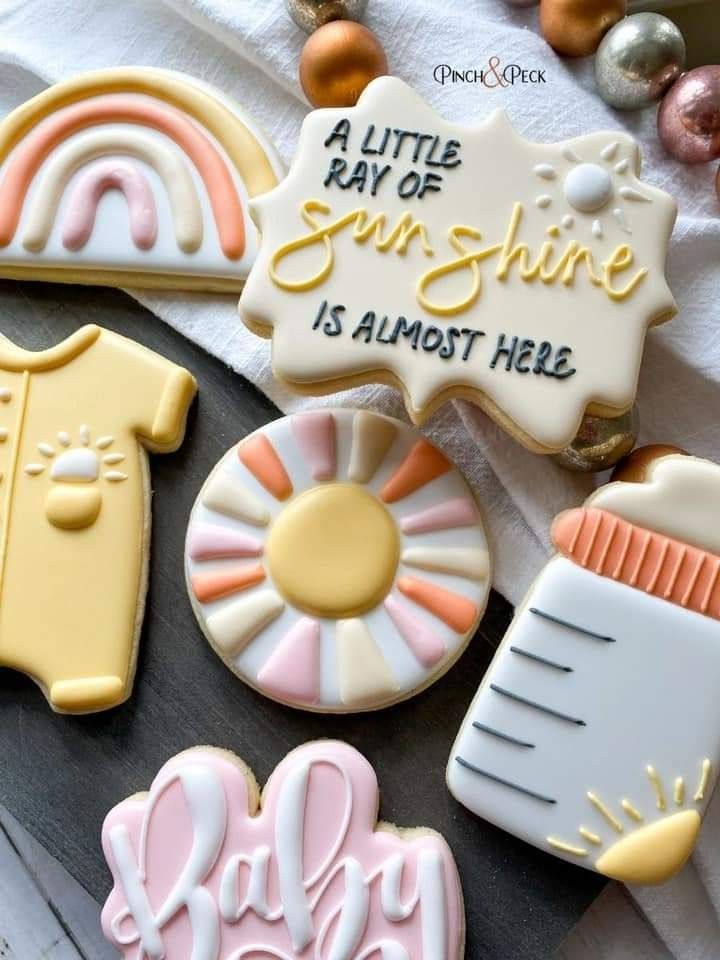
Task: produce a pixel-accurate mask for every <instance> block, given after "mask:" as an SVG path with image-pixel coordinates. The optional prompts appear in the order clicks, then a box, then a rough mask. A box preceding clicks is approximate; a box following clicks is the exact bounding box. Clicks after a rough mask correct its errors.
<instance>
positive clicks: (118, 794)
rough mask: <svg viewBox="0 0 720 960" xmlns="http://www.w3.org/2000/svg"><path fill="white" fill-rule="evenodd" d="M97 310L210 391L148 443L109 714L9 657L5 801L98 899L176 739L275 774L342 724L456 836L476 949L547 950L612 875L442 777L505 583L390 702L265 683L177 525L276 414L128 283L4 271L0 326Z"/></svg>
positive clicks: (2, 710) (46, 326) (404, 799)
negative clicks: (143, 594) (109, 818)
mask: <svg viewBox="0 0 720 960" xmlns="http://www.w3.org/2000/svg"><path fill="white" fill-rule="evenodd" d="M88 322H94V323H99V324H101V325H102V326H105V327H108V328H109V329H112V330H116V331H118V332H119V333H122V334H124V335H126V336H129V337H132V338H133V339H135V340H138V341H139V342H141V343H143V344H145V345H146V346H148V347H150V348H152V349H154V350H157V351H158V352H159V353H161V354H163V355H165V356H167V357H169V358H170V359H172V360H174V361H176V362H177V363H181V364H183V365H184V366H186V367H188V368H189V369H190V370H192V372H193V373H194V374H195V376H196V377H197V379H198V381H199V384H200V394H199V400H198V401H197V402H196V403H195V405H194V406H193V408H192V411H191V413H190V417H189V421H188V433H187V439H186V442H185V443H184V445H183V446H182V447H181V449H180V450H179V451H178V452H177V453H175V454H172V455H169V456H161V457H154V458H152V459H153V462H152V475H153V489H154V500H153V544H152V555H151V564H150V592H149V595H148V604H147V612H146V616H145V624H144V628H143V633H142V639H141V645H140V656H139V661H138V674H137V680H136V685H135V691H134V694H133V696H132V698H131V699H130V701H129V702H128V703H126V704H124V705H123V706H121V707H119V708H117V709H115V710H112V711H110V712H108V713H105V714H98V715H95V716H89V717H62V716H56V715H54V714H52V713H51V711H50V710H49V709H48V707H47V705H46V703H45V701H44V699H43V697H42V695H41V694H40V692H39V691H38V690H37V689H36V688H35V686H34V685H33V683H32V681H30V680H29V679H27V678H26V677H23V676H20V675H19V674H15V673H12V672H10V671H7V670H0V755H2V757H3V764H2V775H1V776H0V803H3V804H5V805H6V806H7V808H8V809H9V810H10V811H11V813H13V814H14V815H15V816H16V817H17V819H18V820H19V821H20V822H21V823H22V824H23V825H24V826H25V827H27V828H28V829H29V830H30V832H31V833H32V834H33V835H34V836H35V837H36V838H37V839H38V840H39V841H40V842H41V843H42V844H43V845H44V846H45V847H46V848H47V849H48V850H49V851H50V852H51V853H52V854H53V855H54V856H56V857H57V858H58V859H59V861H60V863H61V864H62V865H63V866H64V867H65V868H66V869H67V870H68V871H69V873H70V874H71V875H72V876H73V877H75V878H76V879H77V880H78V881H79V882H80V883H81V884H82V885H83V886H84V887H85V888H86V889H87V890H88V891H89V892H90V893H91V894H92V895H93V896H94V897H95V898H96V899H97V900H98V901H102V900H103V899H104V897H105V896H106V894H107V892H108V890H109V880H110V878H109V873H108V871H107V869H106V867H105V864H104V861H103V857H102V852H101V849H100V844H99V834H100V828H101V824H102V820H103V817H104V815H105V813H107V811H108V810H109V809H110V807H112V806H113V805H114V804H115V803H117V802H118V801H120V800H121V799H123V798H124V797H126V796H128V795H129V794H132V793H135V792H136V791H139V790H144V789H146V788H147V787H148V786H149V784H150V781H151V780H152V777H153V775H154V774H155V772H156V771H157V770H158V769H159V767H160V766H161V765H162V764H163V763H164V762H165V761H166V760H167V759H168V758H169V757H171V756H172V755H173V754H175V753H177V752H178V751H179V750H182V749H184V748H186V747H190V746H193V745H195V744H214V745H217V746H221V747H227V748H229V749H231V750H234V751H235V752H236V753H238V754H239V755H240V756H241V757H242V758H243V759H244V760H245V761H246V762H247V763H249V764H250V766H251V767H252V768H253V770H254V771H255V774H256V775H257V777H258V779H259V780H260V782H261V783H263V782H264V781H265V780H266V779H267V777H268V775H269V774H270V772H271V771H272V769H273V767H274V766H275V765H276V763H277V762H278V761H279V760H280V759H281V758H282V757H283V756H284V755H285V754H286V753H287V752H288V751H289V750H291V749H292V748H293V747H295V746H297V745H298V744H300V743H303V742H304V741H306V740H312V739H317V738H322V737H338V738H341V739H344V740H347V741H348V742H349V743H351V744H353V746H355V747H357V748H358V749H359V750H361V751H362V752H363V753H364V754H365V755H366V756H367V757H368V759H369V760H370V761H371V763H372V764H373V766H374V767H375V769H376V771H377V774H378V777H379V781H380V786H381V790H382V808H381V814H382V816H383V818H384V819H386V820H390V821H393V822H396V823H398V824H401V825H405V826H412V825H414V824H418V823H419V824H423V825H427V826H431V827H434V828H435V829H437V830H439V831H440V832H441V833H442V834H444V836H445V837H446V838H447V840H448V842H449V843H450V846H451V847H452V849H453V851H454V853H455V856H456V859H457V862H458V866H459V869H460V873H461V877H462V881H463V886H464V893H465V903H466V911H467V951H466V956H467V958H468V960H510V958H511V960H539V958H544V957H549V956H551V954H552V952H553V950H555V949H556V947H557V946H558V945H559V944H560V942H561V940H562V938H563V937H564V936H565V934H566V933H567V932H568V930H569V929H570V928H571V926H572V925H573V924H574V923H575V922H576V921H577V920H578V919H579V917H580V915H581V913H582V912H583V910H584V909H585V908H586V907H587V906H588V905H589V904H590V902H591V901H592V900H593V899H594V897H595V896H596V895H597V893H598V892H599V891H600V889H601V887H602V886H603V881H602V880H601V878H600V877H598V876H597V875H595V874H593V873H590V872H588V871H585V870H581V869H580V868H577V867H574V866H572V865H569V864H567V863H564V862H563V861H561V860H558V859H555V858H553V857H551V856H548V855H547V854H545V853H542V852H540V851H539V850H536V849H535V848H533V847H530V846H528V845H526V844H524V843H522V842H521V841H519V840H516V839H514V838H512V837H510V836H508V835H507V834H505V833H503V832H502V831H500V830H498V829H496V828H494V827H492V826H490V825H489V824H487V823H485V822H483V821H481V820H479V819H478V818H476V817H475V816H473V815H472V814H471V813H469V812H468V811H467V810H466V809H465V808H463V807H461V806H460V805H459V804H458V803H457V802H456V801H455V800H453V798H452V797H451V796H450V794H449V793H448V791H447V789H446V788H445V783H444V776H445V765H446V762H447V757H448V754H449V751H450V746H451V743H452V740H453V738H454V736H455V734H456V733H457V730H458V727H459V726H460V722H461V720H462V718H463V716H464V714H465V711H466V710H467V707H468V705H469V702H470V700H471V698H472V697H473V695H474V693H475V691H476V689H477V686H478V684H479V682H480V679H481V677H482V675H483V672H484V670H485V668H486V667H487V664H488V663H489V660H490V657H491V656H492V652H493V648H494V647H495V646H497V644H498V642H499V641H500V639H501V637H502V635H503V632H504V630H505V627H506V626H507V624H508V622H509V619H510V615H511V610H510V608H509V606H508V605H507V604H506V603H505V602H504V601H503V600H502V599H501V598H499V597H498V596H496V595H493V598H492V600H491V603H490V605H489V608H488V612H487V614H486V616H485V619H484V621H483V623H482V625H481V628H480V630H479V631H478V634H477V636H476V637H475V639H474V640H473V641H472V642H471V644H470V646H469V648H468V650H467V652H466V653H465V654H464V655H463V656H462V657H461V658H460V661H459V662H458V663H457V664H456V665H455V666H454V667H453V668H452V669H451V670H450V671H449V672H448V674H447V675H446V676H445V677H444V678H443V679H442V680H441V681H439V682H438V683H436V684H434V685H433V686H432V687H431V688H430V689H429V690H427V691H425V692H424V693H423V694H421V695H420V696H418V697H415V698H413V699H411V700H408V701H406V702H405V703H402V704H399V705H398V706H396V707H392V708H390V709H388V710H385V711H383V712H382V713H381V714H374V715H373V714H370V715H360V716H356V717H353V716H334V717H331V716H322V715H317V714H307V713H303V712H301V711H296V710H292V709H290V708H286V707H282V706H280V705H278V704H276V703H273V702H272V701H270V700H268V699H266V698H264V697H262V696H260V695H259V694H257V693H254V692H253V691H252V690H250V689H249V688H248V687H246V686H245V685H244V684H243V683H241V682H240V681H239V680H237V679H236V678H235V677H234V676H233V675H232V674H231V673H230V671H229V670H227V668H226V667H225V666H224V665H223V664H222V663H221V661H220V660H219V659H218V658H217V657H216V656H215V654H214V653H213V651H212V650H211V648H210V646H209V645H208V644H207V643H206V642H205V640H204V639H203V637H202V635H201V633H200V630H199V628H198V627H197V625H196V622H195V619H194V617H193V614H192V610H191V608H190V603H189V601H188V598H187V595H186V592H185V585H184V579H183V541H184V537H185V526H186V523H187V518H188V515H189V512H190V508H191V506H192V504H193V501H194V499H195V497H196V495H197V492H198V490H199V489H200V487H201V485H202V483H203V481H204V480H205V478H206V476H207V474H208V472H209V471H210V469H211V468H212V467H213V466H214V465H215V463H216V462H217V461H218V460H219V458H220V457H221V455H222V454H223V453H225V451H226V450H227V449H228V447H230V446H231V444H233V443H235V442H236V441H237V440H239V439H240V438H242V437H243V436H245V435H246V434H247V433H249V432H250V431H251V430H253V429H255V428H256V427H258V426H260V425H262V424H263V423H265V422H267V421H268V420H271V419H273V418H275V417H277V416H279V415H280V414H279V412H278V411H277V409H276V408H275V407H274V406H273V405H272V404H271V403H270V401H268V400H267V399H266V398H265V397H263V396H262V395H260V394H259V393H258V391H257V390H255V389H254V388H253V387H252V386H251V385H250V384H248V383H247V382H245V381H244V380H243V379H242V378H241V377H239V376H237V375H235V374H232V373H231V372H230V371H228V370H227V368H225V367H224V366H223V365H222V364H221V363H220V362H218V361H216V360H215V359H213V358H212V357H210V356H208V355H207V354H205V353H204V352H203V351H202V350H200V349H199V348H197V347H195V346H193V345H192V344H191V343H189V342H188V341H187V340H185V339H184V338H183V337H181V336H180V335H179V334H177V333H176V332H175V331H173V330H172V329H170V328H169V327H167V326H166V325H165V324H163V323H162V322H161V321H160V320H158V319H156V318H155V317H153V316H151V315H150V314H149V313H148V312H146V311H145V310H143V309H142V308H141V307H139V306H138V305H137V304H135V303H134V302H133V301H131V300H130V298H129V297H127V296H125V295H124V294H122V293H120V292H118V291H113V290H98V289H91V288H80V287H70V286H68V287H61V286H53V285H40V284H37V285H31V284H19V283H10V282H3V283H0V331H1V332H2V333H4V334H6V335H7V336H9V337H10V338H11V339H13V340H14V341H16V342H18V343H19V344H21V345H22V346H24V347H27V348H31V349H33V348H34V349H39V348H43V347H46V346H48V345H50V344H51V343H55V342H57V341H58V340H60V339H62V338H63V337H65V336H67V335H68V334H69V333H71V332H72V331H74V330H76V329H77V328H78V327H79V326H81V325H82V324H83V323H88ZM88 589H89V590H91V589H92V584H88ZM48 628H49V629H51V628H52V624H48ZM22 960H29V958H26V957H23V958H22ZM32 960H34V958H32Z"/></svg>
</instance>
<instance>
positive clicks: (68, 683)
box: [0, 326, 196, 713]
mask: <svg viewBox="0 0 720 960" xmlns="http://www.w3.org/2000/svg"><path fill="white" fill-rule="evenodd" d="M195 390H196V384H195V380H194V379H193V377H192V376H191V375H190V374H189V373H188V371H187V370H183V369H182V368H181V367H177V366H176V365H175V364H173V363H170V362H168V361H167V360H165V359H164V358H163V357H160V356H158V355H157V354H155V353H151V352H150V351H149V350H146V349H145V348H144V347H141V346H140V345H139V344H137V343H134V342H133V341H132V340H126V339H125V338H124V337H121V336H118V335H117V334H115V333H111V332H109V331H107V330H102V329H101V328H100V327H96V326H86V327H82V328H81V329H80V330H78V331H77V332H76V333H74V334H72V336H70V337H68V338H67V339H66V340H64V341H62V342H61V343H58V344H56V345H55V346H54V347H51V348H50V349H49V350H41V351H38V352H33V351H29V350H22V349H20V347H16V346H15V345H14V344H12V343H10V342H9V341H8V340H5V339H4V338H0V473H1V475H2V484H1V486H0V490H1V491H2V493H1V496H2V511H3V522H2V529H3V536H2V541H1V543H2V549H1V551H0V590H1V591H2V595H1V598H0V607H1V608H2V616H1V617H0V666H4V667H12V668H13V669H15V670H20V671H22V672H23V673H26V674H28V675H29V676H30V677H32V679H33V680H35V682H36V683H37V684H38V685H39V686H40V688H41V689H42V691H43V693H44V694H45V696H46V697H47V699H48V701H49V703H50V706H51V707H52V708H53V710H56V711H58V712H62V713H89V712H92V711H96V710H104V709H107V708H108V707H112V706H115V705H116V704H118V703H121V702H122V701H123V700H125V699H126V698H127V697H128V696H129V695H130V692H131V690H132V684H133V677H134V673H135V662H136V658H137V645H138V639H139V635H140V628H141V626H142V619H143V608H144V602H145V590H146V588H147V564H148V551H149V537H150V493H151V490H150V477H149V470H148V466H147V452H148V451H151V452H155V453H169V452H170V451H172V450H175V449H176V448H177V447H178V446H179V445H180V443H181V442H182V439H183V434H184V431H185V417H186V414H187V410H188V407H189V405H190V402H191V400H192V398H193V396H194V394H195Z"/></svg>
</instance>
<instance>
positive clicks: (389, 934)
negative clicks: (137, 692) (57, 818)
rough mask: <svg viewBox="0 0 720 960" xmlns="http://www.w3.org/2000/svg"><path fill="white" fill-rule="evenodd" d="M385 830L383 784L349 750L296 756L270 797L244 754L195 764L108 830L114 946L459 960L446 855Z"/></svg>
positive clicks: (218, 753)
mask: <svg viewBox="0 0 720 960" xmlns="http://www.w3.org/2000/svg"><path fill="white" fill-rule="evenodd" d="M377 815H378V784H377V779H376V777H375V773H374V771H373V769H372V767H371V766H370V764H369V763H368V762H367V760H365V758H364V757H363V756H362V755H361V754H359V753H358V752H357V751H356V750H354V749H353V748H352V747H349V746H348V745H347V744H344V743H339V742H335V741H332V740H323V741H318V742H315V743H306V744H305V745H304V746H301V747H298V748H297V749H296V750H293V751H292V753H290V754H288V756H287V757H285V759H284V760H282V761H281V763H280V764H279V765H278V766H277V767H276V769H275V771H274V772H273V774H272V775H271V777H270V779H269V780H268V783H267V785H266V787H265V789H264V790H263V792H262V797H261V796H260V791H259V788H258V786H257V783H256V781H255V779H254V777H253V775H252V773H251V772H250V770H249V769H248V768H247V767H246V766H245V765H244V764H243V762H242V761H241V760H240V759H239V758H237V757H236V756H234V755H233V754H231V753H228V752H227V751H224V750H217V749H213V748H210V747H197V748H195V749H192V750H186V751H185V752H184V753H181V754H179V755H178V756H176V757H174V758H173V759H172V760H170V761H169V762H168V763H166V764H165V766H164V767H163V768H162V770H160V772H159V773H158V775H157V777H156V778H155V780H154V781H153V784H152V786H151V788H150V791H149V793H146V794H139V795H136V796H134V797H130V798H129V799H128V800H124V801H123V802H122V803H120V804H118V806H116V807H115V808H114V809H113V810H111V811H110V813H109V814H108V816H107V818H106V820H105V823H104V825H103V832H102V840H103V849H104V851H105V857H106V859H107V862H108V864H109V866H110V869H111V871H112V875H113V882H114V886H113V889H112V892H111V894H110V896H109V897H108V899H107V902H106V903H105V907H104V909H103V912H102V926H103V931H104V933H105V936H106V937H107V938H108V940H109V941H110V942H111V943H112V944H113V946H115V947H116V948H117V949H118V950H119V951H120V952H121V954H122V956H123V957H124V958H126V960H131V958H133V960H134V958H136V957H148V958H150V957H152V958H160V957H163V958H165V960H187V958H188V957H193V958H194V960H220V958H221V957H222V960H231V958H233V960H234V958H238V960H239V958H241V957H244V956H250V955H258V956H272V957H276V958H277V960H291V958H293V957H299V956H305V955H307V956H315V957H332V958H335V960H370V958H374V957H384V958H386V960H460V958H461V957H462V954H463V948H464V911H463V903H462V893H461V890H460V881H459V878H458V874H457V868H456V866H455V863H454V860H453V857H452V853H451V852H450V849H449V848H448V846H447V844H446V843H445V841H444V840H443V838H442V837H441V836H440V835H439V834H437V833H435V832H433V831H432V830H429V829H427V828H423V827H419V828H418V827H416V828H414V829H411V830H407V829H403V828H401V827H396V826H394V825H392V824H387V823H382V822H381V823H378V822H377Z"/></svg>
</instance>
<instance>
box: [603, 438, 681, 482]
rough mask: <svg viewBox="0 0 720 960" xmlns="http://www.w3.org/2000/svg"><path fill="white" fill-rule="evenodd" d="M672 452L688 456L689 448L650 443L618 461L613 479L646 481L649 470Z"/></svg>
mask: <svg viewBox="0 0 720 960" xmlns="http://www.w3.org/2000/svg"><path fill="white" fill-rule="evenodd" d="M671 454H680V455H682V456H685V457H686V456H687V455H688V452H687V450H683V449H682V447H675V446H673V445H672V444H671V443H649V444H648V445H647V446H646V447H638V448H637V450H633V452H632V453H631V454H630V455H629V456H627V457H623V459H622V460H621V461H620V463H618V465H617V466H616V467H615V469H614V470H613V472H612V476H611V477H610V479H611V480H623V481H624V482H625V483H644V482H645V480H647V477H648V470H649V468H650V466H651V465H652V464H653V463H655V461H656V460H660V459H661V458H662V457H669V456H670V455H671Z"/></svg>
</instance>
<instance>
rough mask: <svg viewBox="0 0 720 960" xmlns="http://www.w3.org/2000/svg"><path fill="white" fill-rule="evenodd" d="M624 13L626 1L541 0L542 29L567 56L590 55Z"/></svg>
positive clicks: (558, 50)
mask: <svg viewBox="0 0 720 960" xmlns="http://www.w3.org/2000/svg"><path fill="white" fill-rule="evenodd" d="M624 16H625V0H540V28H541V30H542V32H543V36H544V37H545V39H546V40H547V42H548V43H549V44H550V46H551V47H552V48H553V49H554V50H555V51H556V52H557V53H560V54H562V55H563V56H565V57H587V56H589V55H590V54H591V53H595V51H596V50H597V48H598V46H599V45H600V41H601V40H602V38H603V37H604V36H605V34H606V33H607V31H608V30H609V29H610V27H612V26H613V25H614V24H616V23H617V22H618V20H620V19H621V18H622V17H624Z"/></svg>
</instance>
